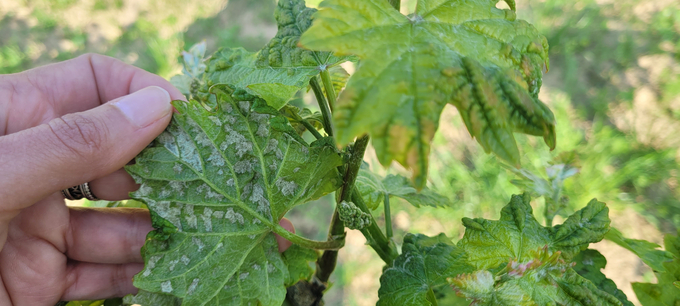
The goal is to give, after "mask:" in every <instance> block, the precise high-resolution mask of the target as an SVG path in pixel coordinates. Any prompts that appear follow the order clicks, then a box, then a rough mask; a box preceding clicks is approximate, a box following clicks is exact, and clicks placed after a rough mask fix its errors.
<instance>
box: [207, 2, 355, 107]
mask: <svg viewBox="0 0 680 306" xmlns="http://www.w3.org/2000/svg"><path fill="white" fill-rule="evenodd" d="M315 12H316V9H313V8H308V7H306V6H305V1H304V0H283V1H279V2H278V6H277V8H276V10H275V12H274V14H275V17H276V21H277V23H278V32H277V33H276V36H274V38H272V39H271V41H269V43H268V44H267V45H266V46H265V47H264V48H263V49H262V50H260V51H259V52H257V53H252V52H248V51H246V50H244V49H241V48H238V49H221V50H218V51H217V52H216V53H215V54H214V55H213V56H212V58H211V59H210V61H209V62H208V70H207V71H208V73H207V78H208V79H209V80H210V82H212V84H233V85H235V86H237V87H241V88H247V90H248V91H249V92H250V93H253V94H257V95H259V96H261V97H262V98H263V99H265V101H267V103H269V105H270V106H272V107H274V108H276V109H280V108H281V107H282V106H283V105H285V104H286V103H287V102H288V100H290V98H292V97H293V95H294V94H295V93H296V92H297V91H298V90H300V89H303V88H306V87H307V85H308V84H309V80H310V79H311V78H312V77H313V76H315V75H317V74H318V73H319V71H321V70H324V69H328V68H329V67H332V66H335V65H337V64H339V63H341V62H343V61H345V60H346V58H345V57H337V56H334V55H333V54H332V53H331V52H315V51H309V50H305V49H302V48H299V47H298V46H297V44H298V41H299V39H300V35H301V34H302V33H303V32H304V31H305V30H307V28H309V26H310V25H311V22H312V14H314V13H315ZM210 82H209V84H211V83H210Z"/></svg>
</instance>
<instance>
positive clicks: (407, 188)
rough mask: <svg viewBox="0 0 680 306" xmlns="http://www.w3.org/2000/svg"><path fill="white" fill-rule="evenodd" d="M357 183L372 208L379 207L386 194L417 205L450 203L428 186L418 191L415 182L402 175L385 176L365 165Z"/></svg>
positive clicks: (434, 205)
mask: <svg viewBox="0 0 680 306" xmlns="http://www.w3.org/2000/svg"><path fill="white" fill-rule="evenodd" d="M355 185H356V186H357V189H358V190H359V193H361V196H362V197H363V198H364V200H365V201H366V205H367V206H368V208H370V209H376V208H378V206H379V205H380V203H382V202H383V200H384V199H385V195H387V196H396V197H399V198H402V199H404V200H406V201H407V202H409V203H411V204H412V205H413V206H415V207H421V206H432V207H445V206H448V205H449V204H450V201H449V199H448V198H447V197H445V196H442V195H440V194H438V193H436V192H434V191H433V190H431V189H428V188H427V187H425V188H423V189H422V190H420V192H418V190H416V188H415V186H414V185H413V183H411V182H410V181H409V180H408V179H406V178H405V177H403V176H401V175H392V174H389V175H387V177H384V178H383V177H380V176H378V175H377V174H375V173H373V172H371V171H370V170H368V169H366V168H365V167H362V169H360V170H359V174H358V176H357V180H356V183H355Z"/></svg>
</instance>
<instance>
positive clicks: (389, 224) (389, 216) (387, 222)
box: [384, 194, 392, 239]
mask: <svg viewBox="0 0 680 306" xmlns="http://www.w3.org/2000/svg"><path fill="white" fill-rule="evenodd" d="M384 206H385V235H386V236H387V239H392V214H391V213H390V195H389V194H385V203H384Z"/></svg>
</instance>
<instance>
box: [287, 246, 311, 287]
mask: <svg viewBox="0 0 680 306" xmlns="http://www.w3.org/2000/svg"><path fill="white" fill-rule="evenodd" d="M317 258H319V254H318V253H317V252H316V251H315V250H312V249H306V248H303V247H301V246H299V245H297V244H294V245H292V246H290V247H289V248H288V250H286V251H285V252H283V260H284V261H285V262H286V265H287V266H288V278H287V279H286V287H290V286H292V285H295V283H297V282H298V281H300V280H308V279H310V278H311V277H312V275H313V274H314V269H312V267H310V266H309V263H310V262H315V261H316V260H317Z"/></svg>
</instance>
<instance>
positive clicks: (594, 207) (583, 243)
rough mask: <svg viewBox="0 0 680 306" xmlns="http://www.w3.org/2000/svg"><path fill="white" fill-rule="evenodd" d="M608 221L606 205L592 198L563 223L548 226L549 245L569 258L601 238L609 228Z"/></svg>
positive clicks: (609, 221)
mask: <svg viewBox="0 0 680 306" xmlns="http://www.w3.org/2000/svg"><path fill="white" fill-rule="evenodd" d="M610 223H611V220H610V219H609V208H607V205H606V204H604V203H602V202H598V201H597V200H596V199H592V200H590V202H589V203H588V205H586V207H584V208H582V209H581V210H579V211H577V212H575V213H574V214H572V215H571V216H569V218H567V220H565V221H564V223H562V224H559V225H556V226H554V227H552V228H550V236H551V240H552V241H551V243H550V247H551V248H552V249H555V250H560V251H562V255H563V256H564V257H565V258H566V259H567V260H571V259H572V258H573V257H574V256H576V254H578V253H579V252H581V251H583V250H585V249H587V248H588V245H589V244H591V243H595V242H599V241H600V240H602V238H603V237H604V236H605V234H607V232H608V231H609V229H610V227H609V224H610Z"/></svg>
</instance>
